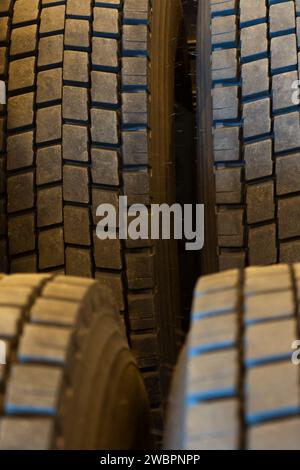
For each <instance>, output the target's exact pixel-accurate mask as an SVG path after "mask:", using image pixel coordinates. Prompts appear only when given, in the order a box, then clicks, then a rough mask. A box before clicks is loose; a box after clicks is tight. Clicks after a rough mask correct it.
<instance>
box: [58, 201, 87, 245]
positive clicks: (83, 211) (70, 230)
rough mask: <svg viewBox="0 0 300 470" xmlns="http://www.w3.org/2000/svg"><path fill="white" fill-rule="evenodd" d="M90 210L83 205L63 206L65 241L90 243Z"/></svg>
mask: <svg viewBox="0 0 300 470" xmlns="http://www.w3.org/2000/svg"><path fill="white" fill-rule="evenodd" d="M90 225H91V222H90V211H89V209H88V208H85V207H77V206H69V205H65V206H64V236H65V242H66V243H70V244H71V245H85V246H89V245H90V244H91V235H90Z"/></svg>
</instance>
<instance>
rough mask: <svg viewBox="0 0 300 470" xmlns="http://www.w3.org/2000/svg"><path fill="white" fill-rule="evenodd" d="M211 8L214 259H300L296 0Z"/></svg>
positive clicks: (227, 264)
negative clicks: (294, 101)
mask: <svg viewBox="0 0 300 470" xmlns="http://www.w3.org/2000/svg"><path fill="white" fill-rule="evenodd" d="M203 8H204V7H203ZM210 14H211V49H212V51H211V79H212V119H213V128H212V135H213V148H212V153H213V165H214V175H215V176H214V181H215V212H216V228H217V240H216V243H217V257H218V262H219V269H220V270H225V269H232V268H242V267H245V266H248V265H250V266H251V265H266V264H267V265H269V264H275V263H278V262H287V263H290V262H294V261H299V260H300V251H299V237H300V225H299V209H298V208H299V194H298V193H299V190H300V186H299V161H300V160H299V148H300V124H299V106H297V105H294V104H293V101H292V95H293V92H294V91H295V89H293V88H292V84H293V82H295V81H297V80H299V25H300V23H299V15H300V3H299V2H298V1H294V0H292V1H290V0H289V1H286V0H282V1H277V0H276V1H273V0H255V1H253V0H237V1H236V0H232V1H225V2H224V1H223V0H222V1H219V0H211V2H210ZM200 158H201V157H200ZM212 210H213V209H212ZM211 217H214V218H215V216H214V214H213V212H212V213H211ZM212 249H214V252H212V253H211V256H215V253H216V251H215V247H214V248H212Z"/></svg>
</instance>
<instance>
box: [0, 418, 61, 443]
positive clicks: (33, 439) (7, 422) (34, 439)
mask: <svg viewBox="0 0 300 470" xmlns="http://www.w3.org/2000/svg"><path fill="white" fill-rule="evenodd" d="M53 434H54V422H53V421H52V419H49V418H44V419H36V418H35V419H33V418H28V419H27V418H5V417H3V418H1V420H0V450H47V449H49V448H50V446H51V444H52V436H53Z"/></svg>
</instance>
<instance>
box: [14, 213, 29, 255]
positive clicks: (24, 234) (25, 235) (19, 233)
mask: <svg viewBox="0 0 300 470" xmlns="http://www.w3.org/2000/svg"><path fill="white" fill-rule="evenodd" d="M8 240H9V252H10V254H11V255H17V254H20V253H26V252H27V251H32V250H34V249H35V221H34V214H26V215H20V216H16V217H10V218H9V220H8Z"/></svg>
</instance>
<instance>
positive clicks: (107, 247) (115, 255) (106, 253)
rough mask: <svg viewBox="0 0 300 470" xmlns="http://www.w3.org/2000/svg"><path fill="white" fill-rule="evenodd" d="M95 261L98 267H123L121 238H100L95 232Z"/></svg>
mask: <svg viewBox="0 0 300 470" xmlns="http://www.w3.org/2000/svg"><path fill="white" fill-rule="evenodd" d="M94 261H95V265H96V268H106V269H122V257H121V243H120V240H118V239H116V240H109V239H107V240H100V239H99V238H98V237H97V235H96V233H95V232H94Z"/></svg>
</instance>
